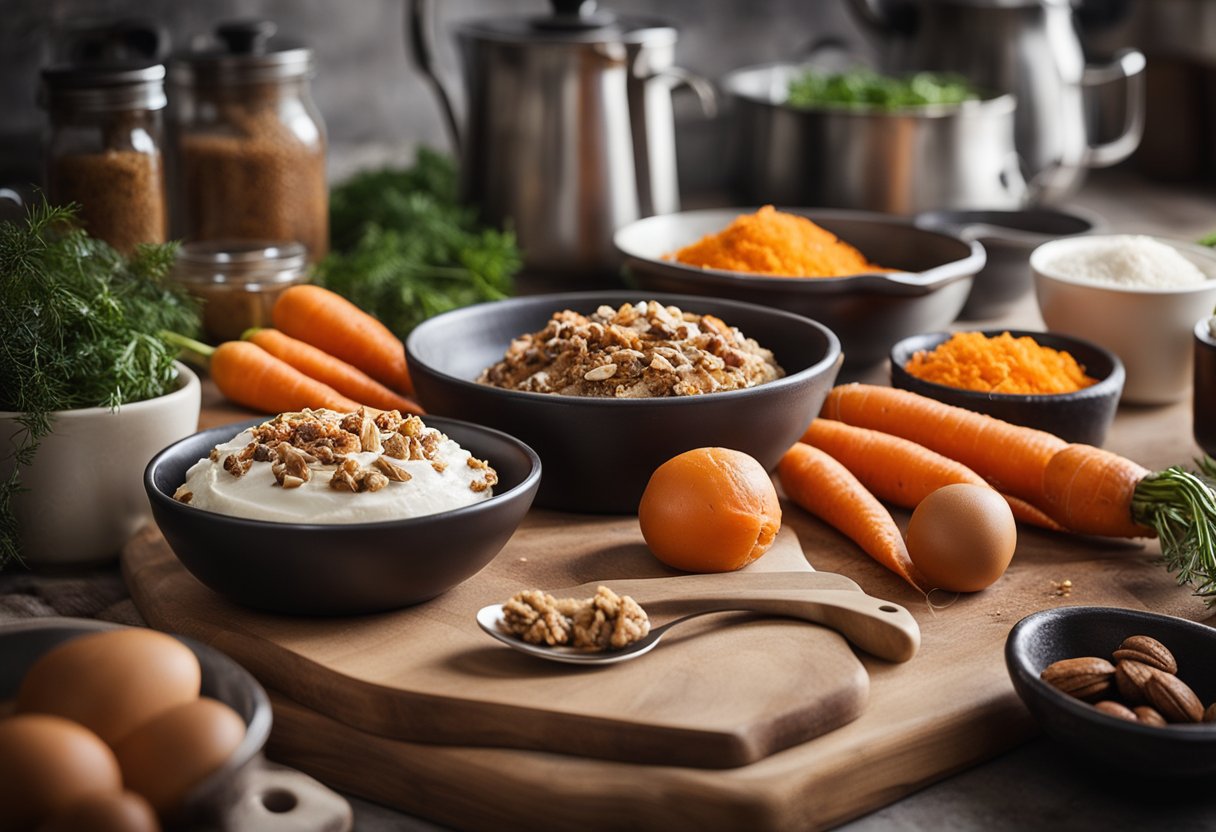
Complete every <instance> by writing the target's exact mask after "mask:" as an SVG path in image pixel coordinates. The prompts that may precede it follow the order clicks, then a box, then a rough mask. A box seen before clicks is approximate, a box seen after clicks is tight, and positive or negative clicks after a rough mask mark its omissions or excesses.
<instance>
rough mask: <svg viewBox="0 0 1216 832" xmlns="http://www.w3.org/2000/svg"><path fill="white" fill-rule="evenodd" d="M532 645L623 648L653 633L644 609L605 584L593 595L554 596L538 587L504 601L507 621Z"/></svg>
mask: <svg viewBox="0 0 1216 832" xmlns="http://www.w3.org/2000/svg"><path fill="white" fill-rule="evenodd" d="M501 626H502V627H503V629H505V630H506V631H507V632H508V633H511V634H512V635H516V636H519V638H521V639H523V640H524V641H526V642H528V643H529V644H547V645H549V646H551V647H555V646H561V645H570V646H573V647H576V648H578V649H581V650H587V651H589V652H603V651H605V650H620V649H622V648H624V647H627V646H629V645H630V644H632V643H633V642H635V641H639V640H640V639H642V638H644V637H645V636H646V634H647V633H649V632H650V619H649V618H648V617H647V616H646V612H645V610H643V609H642V608H641V606H639V605H638V603H637V602H636V601H634V600H633V599H632V598H630V597H629V596H628V595H625V596H621V595H617V594H616V593H615V592H613V591H612V590H611V589H609V588H608V587H606V586H600V587H597V588H596V591H595V597H594V598H583V599H578V598H561V599H558V598H554V597H553V596H552V595H549V594H548V593H545V592H541V591H540V590H537V589H532V590H526V591H524V592H520V593H518V594H516V595H515V596H514V597H513V598H511V600H509V601H507V603H505V604H503V608H502V625H501Z"/></svg>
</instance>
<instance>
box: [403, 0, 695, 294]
mask: <svg viewBox="0 0 1216 832" xmlns="http://www.w3.org/2000/svg"><path fill="white" fill-rule="evenodd" d="M429 6H430V0H411V6H410V8H411V13H410V15H409V26H410V31H409V36H410V40H411V42H412V43H413V45H414V50H413V52H414V56H415V59H416V60H417V62H418V65H419V67H420V69H421V70H422V71H423V72H424V73H425V74H426V76H427V77H428V78H429V79H430V80H431V81H432V83H433V85H434V88H435V90H436V93H437V94H438V96H439V98H440V101H441V104H442V106H443V109H444V113H445V114H446V117H447V119H448V123H449V125H450V127H451V131H452V135H453V138H454V139H455V141H456V144H457V145H458V147H459V149H460V159H461V180H462V185H463V192H464V195H465V197H466V198H467V199H469V200H470V201H471V202H473V203H475V204H477V205H478V206H479V207H480V209H481V212H482V214H483V216H484V218H485V219H486V220H487V221H488V222H491V223H495V224H505V225H507V226H509V227H511V228H513V229H514V230H515V233H516V235H517V236H518V239H519V243H520V247H521V248H522V249H523V255H524V262H525V265H526V267H527V268H529V269H530V270H532V271H564V270H591V271H603V270H606V269H608V268H610V267H611V264H612V263H613V261H614V253H613V248H612V234H613V232H614V231H615V230H616V229H617V228H618V227H620V226H622V225H625V224H627V223H629V222H632V221H633V220H635V219H638V218H639V217H645V216H650V215H652V214H661V213H670V212H672V211H677V210H679V207H680V203H679V186H678V183H677V181H676V165H675V119H674V115H673V112H672V103H671V93H672V90H673V89H675V88H676V87H680V86H688V87H690V88H691V89H692V90H693V91H694V92H696V93H697V95H698V96H699V97H700V98H701V100H702V103H703V105H704V106H705V107H706V108H707V110H709V109H712V107H713V102H714V99H713V91H712V87H710V85H709V84H708V82H706V81H704V80H703V79H700V78H698V77H697V76H694V75H692V74H690V73H688V72H686V71H685V70H682V69H679V68H677V67H675V66H674V65H673V61H674V56H675V44H676V39H677V33H676V30H675V29H674V28H673V27H672V26H670V25H669V24H667V23H666V22H664V21H662V20H658V19H655V18H650V17H634V16H624V15H615V14H612V13H609V12H600V11H597V10H596V8H595V6H596V4H595V2H594V0H553V14H551V15H547V16H536V17H519V16H516V17H504V18H492V19H486V20H474V21H471V22H467V23H461V24H459V25H458V26H457V27H456V39H457V42H458V45H459V47H460V56H461V59H462V64H463V70H464V72H463V77H464V87H465V93H466V96H465V97H466V99H467V101H468V114H467V117H466V119H465V125H464V128H463V129H462V128H461V127H460V125H459V124H458V120H457V118H456V115H455V109H454V107H453V106H452V104H451V99H450V98H449V96H448V94H447V92H446V91H445V89H444V86H443V84H442V83H441V82H440V80H439V78H438V76H437V74H436V70H435V66H434V61H433V59H432V57H431V56H432V53H433V50H432V48H431V44H430V27H429V25H428V22H427V19H426V18H427V17H428V16H429V14H430V9H429Z"/></svg>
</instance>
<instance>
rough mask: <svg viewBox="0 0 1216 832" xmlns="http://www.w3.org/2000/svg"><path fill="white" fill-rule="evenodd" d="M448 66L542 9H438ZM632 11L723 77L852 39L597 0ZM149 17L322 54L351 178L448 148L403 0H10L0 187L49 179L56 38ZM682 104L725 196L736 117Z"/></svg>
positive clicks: (767, 11)
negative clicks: (49, 83) (45, 81)
mask: <svg viewBox="0 0 1216 832" xmlns="http://www.w3.org/2000/svg"><path fill="white" fill-rule="evenodd" d="M435 5H436V7H437V15H436V16H437V18H438V23H439V35H438V39H439V43H440V47H441V52H440V61H441V64H442V66H443V68H444V70H445V74H446V76H447V78H448V80H449V82H450V83H449V86H450V87H458V78H457V68H456V56H455V50H454V48H453V47H452V43H451V35H450V27H451V24H452V23H454V22H457V21H460V20H462V19H468V18H472V17H486V16H501V15H512V14H528V13H538V12H541V11H543V10H544V9H546V8H547V6H548V4H547V3H546V2H544V0H480V2H477V0H435ZM601 6H603V7H605V8H614V9H617V10H619V11H622V12H633V13H645V14H652V15H659V16H662V17H665V18H668V19H669V20H671V21H672V22H673V23H674V24H675V25H676V26H677V27H678V28H679V30H680V42H679V47H678V57H679V61H680V63H681V64H682V65H684V66H685V67H687V68H689V69H691V70H694V71H696V72H699V73H702V74H704V75H706V76H707V77H709V78H710V79H717V78H718V77H720V76H721V75H723V74H724V73H726V72H727V71H729V70H731V69H734V68H737V67H740V66H745V65H748V64H754V63H760V62H764V61H770V60H780V59H786V58H791V57H794V56H796V55H797V53H798V51H799V49H800V47H802V46H804V45H805V44H807V43H808V42H809V41H811V40H812V39H813V38H815V37H818V36H820V35H823V34H827V33H844V34H851V33H853V32H855V31H856V29H855V27H854V25H853V22H852V20H851V19H850V17H849V16H848V14H847V12H846V10H845V8H844V0H665V2H653V0H652V1H651V2H646V0H612V1H611V2H609V0H601ZM122 17H145V18H152V19H155V20H157V21H160V22H161V23H163V24H164V25H165V26H166V27H167V28H168V30H169V33H170V37H171V39H172V43H173V46H174V48H175V49H176V48H182V47H185V46H187V45H188V44H189V42H190V39H191V38H192V37H194V36H196V35H198V34H199V33H203V32H207V31H209V30H210V29H211V28H212V27H213V26H214V24H215V23H217V22H218V21H221V20H225V19H231V18H235V17H265V18H268V19H271V20H274V21H275V22H276V23H277V24H278V26H279V32H280V34H282V35H284V36H288V37H292V38H297V39H300V40H304V41H306V42H307V43H308V44H309V45H311V46H312V47H313V48H314V49H315V51H316V62H317V75H316V79H315V80H314V82H313V94H314V96H315V98H316V100H317V104H318V106H319V107H320V109H321V112H322V114H323V116H324V118H325V121H326V125H327V127H328V129H329V135H330V142H331V152H330V161H331V171H332V172H333V174H334V175H336V176H342V175H345V173H347V172H349V171H350V170H351V169H353V168H355V167H362V166H366V165H369V164H375V163H377V162H380V161H385V160H391V161H405V160H408V159H409V158H410V157H411V155H412V148H413V147H414V146H415V145H416V144H418V143H425V144H429V145H432V146H436V147H442V148H446V147H447V138H446V135H445V132H444V127H443V124H442V122H441V120H440V115H439V109H438V106H437V103H436V101H435V99H434V97H433V96H432V94H431V91H430V89H429V88H428V87H427V86H426V85H425V84H424V82H423V80H422V77H421V76H420V75H419V73H418V72H417V70H415V69H414V68H413V66H412V64H411V62H410V59H409V57H408V55H407V54H406V48H405V40H404V36H403V31H404V0H204V1H203V2H199V1H198V0H0V184H24V183H26V182H29V181H32V180H36V179H37V177H38V175H39V173H38V171H39V161H38V148H39V140H40V132H41V130H42V126H43V114H42V112H41V111H40V110H39V109H38V107H37V105H36V89H37V84H38V70H39V68H40V67H41V66H43V65H45V64H46V63H47V62H49V61H50V60H51V59H52V57H53V56H54V48H53V44H54V43H55V38H56V36H57V35H58V34H59V33H61V32H62V31H63V30H64V29H65V28H67V27H71V26H73V25H80V24H81V23H82V22H83V21H85V20H88V19H107V18H109V19H113V18H122ZM679 98H681V99H684V98H687V99H688V100H678V102H677V114H678V119H679V127H680V129H679V153H680V174H681V177H680V178H681V182H682V184H683V187H684V190H685V192H695V191H698V190H706V189H711V188H715V187H720V185H721V184H722V182H723V179H724V176H725V172H726V171H725V166H724V165H723V164H722V161H721V160H722V154H723V153H724V152H726V146H727V142H728V140H729V139H728V130H727V129H726V127H727V125H726V120H725V118H724V117H719V118H718V119H716V120H714V121H712V122H711V121H707V120H705V119H704V118H703V117H702V116H701V115H700V112H699V110H698V108H697V107H696V106H695V102H693V101H692V100H691V96H683V95H681V96H679Z"/></svg>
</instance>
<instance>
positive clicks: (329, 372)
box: [244, 329, 422, 413]
mask: <svg viewBox="0 0 1216 832" xmlns="http://www.w3.org/2000/svg"><path fill="white" fill-rule="evenodd" d="M244 339H245V340H246V341H250V342H252V343H254V344H257V345H258V346H259V347H261V348H262V349H264V350H266V352H268V353H270V354H271V355H273V356H274V357H275V358H279V359H281V360H283V361H286V362H287V363H288V364H290V365H291V366H293V367H295V368H296V369H297V370H299V371H300V372H302V373H304V375H306V376H310V377H311V378H315V379H316V380H317V381H321V382H324V383H325V384H328V385H329V386H330V387H332V388H334V389H335V390H337V391H338V392H339V393H341V394H342V395H343V396H349V397H350V398H352V399H354V400H356V401H360V402H363V403H364V404H368V405H371V406H372V407H377V408H380V409H381V410H399V411H401V412H402V413H422V408H421V407H419V406H418V404H417V403H416V402H414V401H412V400H411V399H407V398H405V397H404V396H399V395H397V394H396V393H394V392H393V391H392V390H389V389H388V388H387V387H385V386H384V385H383V384H381V383H380V382H378V381H376V380H375V379H374V378H372V377H371V376H369V375H368V374H367V373H365V372H363V371H362V370H360V369H358V368H357V367H353V366H351V365H350V364H347V363H346V362H345V361H343V360H342V359H340V358H335V357H334V356H332V355H330V354H329V353H327V352H325V351H324V350H319V349H317V348H316V347H314V346H313V345H312V344H307V343H305V342H303V341H300V340H298V339H296V338H292V337H291V336H290V335H286V334H284V333H282V332H279V331H278V330H277V329H251V330H249V331H248V332H246V333H245V335H244Z"/></svg>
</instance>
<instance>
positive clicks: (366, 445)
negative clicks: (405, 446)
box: [359, 416, 384, 454]
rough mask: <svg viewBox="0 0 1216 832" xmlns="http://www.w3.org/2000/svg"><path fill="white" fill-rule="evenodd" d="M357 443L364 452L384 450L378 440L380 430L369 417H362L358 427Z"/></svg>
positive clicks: (375, 452)
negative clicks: (360, 425) (361, 422)
mask: <svg viewBox="0 0 1216 832" xmlns="http://www.w3.org/2000/svg"><path fill="white" fill-rule="evenodd" d="M359 445H360V449H361V450H362V451H363V452H364V453H373V454H378V453H380V452H381V451H382V450H384V445H383V444H382V443H381V442H380V430H379V428H377V427H376V423H375V422H373V421H372V420H371V419H370V418H369V417H367V416H364V417H363V425H362V427H360V428H359Z"/></svg>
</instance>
